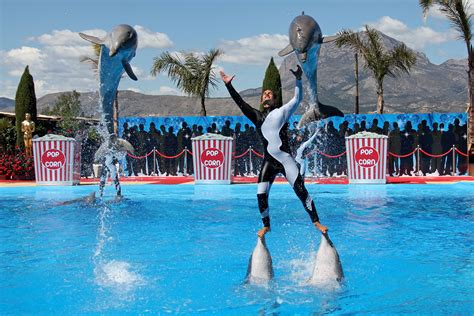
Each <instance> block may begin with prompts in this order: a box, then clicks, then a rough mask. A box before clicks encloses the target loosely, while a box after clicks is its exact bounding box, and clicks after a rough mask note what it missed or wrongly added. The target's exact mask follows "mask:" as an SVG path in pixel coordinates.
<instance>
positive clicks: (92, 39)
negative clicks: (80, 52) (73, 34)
mask: <svg viewBox="0 0 474 316" xmlns="http://www.w3.org/2000/svg"><path fill="white" fill-rule="evenodd" d="M79 36H80V37H82V38H83V39H85V40H86V41H89V42H91V43H94V44H98V45H102V44H104V41H103V40H101V39H100V38H98V37H95V36H92V35H87V34H84V33H80V32H79Z"/></svg>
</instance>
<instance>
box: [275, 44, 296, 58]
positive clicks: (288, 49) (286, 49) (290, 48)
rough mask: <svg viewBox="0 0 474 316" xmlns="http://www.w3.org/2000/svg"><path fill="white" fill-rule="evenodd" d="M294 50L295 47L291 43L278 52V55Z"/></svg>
mask: <svg viewBox="0 0 474 316" xmlns="http://www.w3.org/2000/svg"><path fill="white" fill-rule="evenodd" d="M294 51H295V49H294V48H293V46H291V44H288V46H286V47H285V48H283V49H282V50H281V51H279V52H278V56H280V57H283V56H286V55H288V54H290V53H292V52H294Z"/></svg>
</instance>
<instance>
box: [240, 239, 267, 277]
mask: <svg viewBox="0 0 474 316" xmlns="http://www.w3.org/2000/svg"><path fill="white" fill-rule="evenodd" d="M272 278H273V265H272V257H271V256H270V251H269V250H268V247H267V244H266V242H265V236H264V237H258V238H257V245H256V246H255V249H254V250H253V252H252V255H251V256H250V259H249V265H248V268H247V276H246V278H245V283H253V284H264V283H267V282H268V281H270V280H271V279H272Z"/></svg>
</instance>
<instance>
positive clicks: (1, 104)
mask: <svg viewBox="0 0 474 316" xmlns="http://www.w3.org/2000/svg"><path fill="white" fill-rule="evenodd" d="M14 110H15V100H12V99H9V98H4V97H0V111H2V112H11V111H14Z"/></svg>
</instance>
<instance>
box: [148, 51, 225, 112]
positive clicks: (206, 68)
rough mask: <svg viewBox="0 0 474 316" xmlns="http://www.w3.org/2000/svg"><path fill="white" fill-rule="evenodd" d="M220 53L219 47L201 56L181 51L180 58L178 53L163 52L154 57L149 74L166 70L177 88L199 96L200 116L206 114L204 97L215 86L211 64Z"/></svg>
mask: <svg viewBox="0 0 474 316" xmlns="http://www.w3.org/2000/svg"><path fill="white" fill-rule="evenodd" d="M222 53H223V52H222V51H221V50H219V49H211V50H210V51H209V53H207V54H204V55H202V56H199V55H197V54H194V53H185V52H183V53H182V55H183V57H182V58H180V57H179V56H178V55H175V56H172V55H171V54H170V53H169V52H164V53H162V54H161V56H159V57H155V58H154V62H153V66H152V68H151V74H152V75H153V76H156V75H157V74H158V73H160V72H167V73H168V76H169V77H170V78H171V80H172V81H173V82H174V83H175V84H176V86H177V87H178V89H181V90H182V91H183V92H184V93H186V94H188V95H190V96H193V97H199V98H200V100H201V116H206V104H205V100H206V97H208V96H209V93H210V89H211V88H216V87H217V79H216V76H215V74H214V72H213V71H212V70H213V69H214V67H213V66H212V65H213V63H214V61H215V60H216V59H217V57H219V56H220V55H221V54H222Z"/></svg>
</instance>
